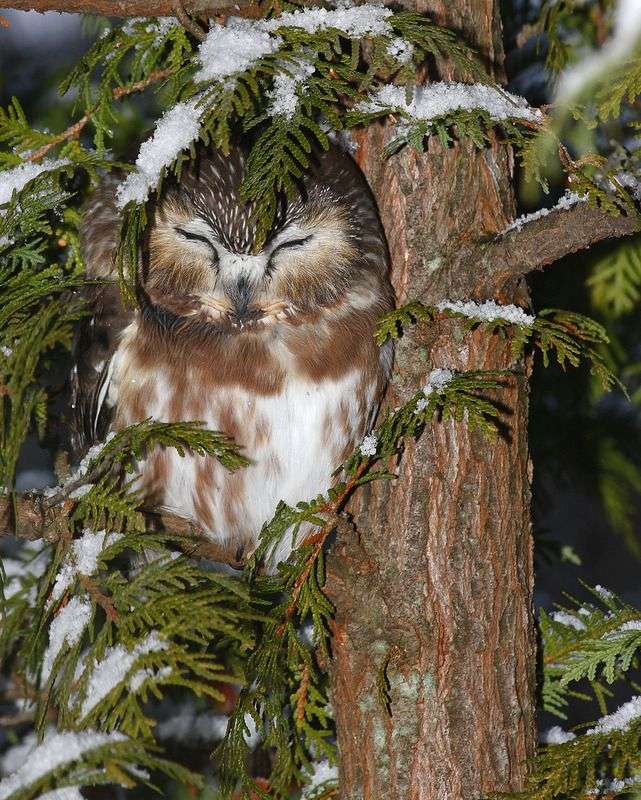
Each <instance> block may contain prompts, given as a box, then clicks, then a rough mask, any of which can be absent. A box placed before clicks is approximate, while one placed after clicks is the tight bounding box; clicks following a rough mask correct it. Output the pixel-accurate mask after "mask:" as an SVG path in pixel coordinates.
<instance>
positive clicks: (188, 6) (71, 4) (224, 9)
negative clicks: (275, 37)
mask: <svg viewBox="0 0 641 800" xmlns="http://www.w3.org/2000/svg"><path fill="white" fill-rule="evenodd" d="M178 6H181V7H182V9H183V10H184V11H186V12H187V13H188V14H193V15H194V16H201V17H204V18H205V19H206V18H207V17H208V16H209V15H211V14H224V13H238V11H239V9H241V8H242V9H243V10H245V9H249V7H250V6H256V3H255V2H254V0H233V2H230V0H0V8H16V9H18V10H20V11H65V12H68V13H78V14H100V15H102V16H104V17H140V16H144V17H162V16H176V13H177V7H178Z"/></svg>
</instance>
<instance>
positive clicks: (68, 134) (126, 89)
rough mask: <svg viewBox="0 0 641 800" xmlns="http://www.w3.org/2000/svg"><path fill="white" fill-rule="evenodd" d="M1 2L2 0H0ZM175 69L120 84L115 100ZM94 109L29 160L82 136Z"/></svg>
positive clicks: (34, 152)
mask: <svg viewBox="0 0 641 800" xmlns="http://www.w3.org/2000/svg"><path fill="white" fill-rule="evenodd" d="M0 2H1V0H0ZM173 71H174V70H173V69H155V70H153V71H152V72H150V73H149V75H148V76H147V77H146V78H145V79H144V80H142V81H136V82H135V83H132V84H130V85H129V86H118V87H116V88H115V89H114V90H113V91H112V96H113V98H114V100H120V98H121V97H126V96H127V95H130V94H133V93H134V92H142V91H143V90H144V89H146V88H147V87H148V86H150V85H151V84H152V83H156V82H157V81H161V80H164V79H165V78H168V77H169V76H170V75H171V74H172V73H173ZM92 113H93V112H92V111H90V112H88V113H87V114H85V115H84V116H83V117H81V118H80V119H79V120H78V121H77V122H74V124H73V125H70V126H69V127H68V128H66V129H65V130H64V131H62V133H59V134H58V135H57V136H55V137H54V138H53V139H52V140H51V141H50V142H47V144H43V145H42V147H39V148H38V149H37V150H34V151H33V153H31V155H29V156H28V157H27V159H26V160H27V161H40V160H41V159H42V158H44V157H45V156H46V155H47V153H48V152H49V151H50V150H51V149H52V148H54V147H56V146H57V145H59V144H62V142H66V141H68V140H69V139H77V138H78V136H80V133H81V132H82V130H83V128H84V127H85V125H86V124H87V123H88V122H89V120H90V119H91V115H92Z"/></svg>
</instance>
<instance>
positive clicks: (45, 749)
mask: <svg viewBox="0 0 641 800" xmlns="http://www.w3.org/2000/svg"><path fill="white" fill-rule="evenodd" d="M126 739H127V737H126V736H124V735H123V734H122V733H116V732H114V733H98V732H97V731H90V730H89V731H81V732H79V733H76V732H74V731H62V732H61V733H52V734H49V735H46V736H45V738H44V740H43V741H42V742H41V744H39V745H38V746H37V747H35V748H34V749H33V750H31V752H30V753H29V755H28V757H27V758H25V760H24V762H23V763H22V765H21V766H20V767H19V768H18V769H17V770H16V771H15V772H13V773H12V774H11V775H9V776H8V777H7V778H5V779H4V780H3V781H0V800H6V798H8V797H10V796H11V795H12V794H14V792H16V791H18V790H19V789H22V788H26V787H28V786H32V785H33V784H34V783H36V781H38V780H40V778H43V777H44V776H45V775H47V774H48V773H50V772H53V771H54V770H56V769H58V768H60V767H62V766H63V765H64V764H70V763H72V762H74V761H78V760H79V759H81V758H82V757H83V756H84V755H85V754H86V753H88V752H90V751H91V750H96V749H97V748H99V747H103V746H104V745H106V744H109V743H110V742H123V741H125V740H126Z"/></svg>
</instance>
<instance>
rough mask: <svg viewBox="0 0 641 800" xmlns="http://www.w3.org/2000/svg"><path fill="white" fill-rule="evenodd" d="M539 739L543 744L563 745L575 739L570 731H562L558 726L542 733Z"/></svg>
mask: <svg viewBox="0 0 641 800" xmlns="http://www.w3.org/2000/svg"><path fill="white" fill-rule="evenodd" d="M540 738H541V741H542V742H543V744H565V743H566V742H571V741H572V740H573V739H576V736H575V734H573V733H572V732H571V731H564V730H563V728H562V727H561V726H560V725H554V727H552V728H549V729H548V730H547V731H543V733H542V734H541V737H540Z"/></svg>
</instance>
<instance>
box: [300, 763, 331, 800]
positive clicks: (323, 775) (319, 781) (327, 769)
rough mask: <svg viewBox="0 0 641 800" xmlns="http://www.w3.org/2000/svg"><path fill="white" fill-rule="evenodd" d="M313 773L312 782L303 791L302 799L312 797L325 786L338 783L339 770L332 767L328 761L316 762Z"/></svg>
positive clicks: (313, 765)
mask: <svg viewBox="0 0 641 800" xmlns="http://www.w3.org/2000/svg"><path fill="white" fill-rule="evenodd" d="M312 767H313V770H314V771H313V772H312V773H311V779H310V782H309V783H308V784H307V786H306V787H305V788H304V789H303V794H302V797H311V795H312V793H313V792H315V791H316V789H319V788H320V787H321V786H324V785H325V784H326V783H329V782H330V781H331V782H332V783H336V781H338V769H337V767H333V766H331V765H330V763H329V761H327V759H323V761H315V762H314V763H313V764H312Z"/></svg>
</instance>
